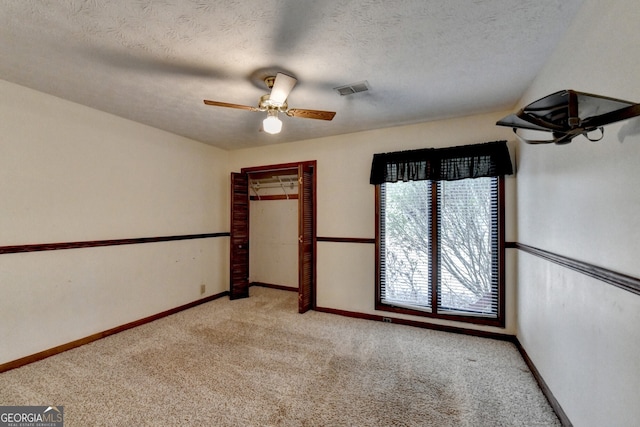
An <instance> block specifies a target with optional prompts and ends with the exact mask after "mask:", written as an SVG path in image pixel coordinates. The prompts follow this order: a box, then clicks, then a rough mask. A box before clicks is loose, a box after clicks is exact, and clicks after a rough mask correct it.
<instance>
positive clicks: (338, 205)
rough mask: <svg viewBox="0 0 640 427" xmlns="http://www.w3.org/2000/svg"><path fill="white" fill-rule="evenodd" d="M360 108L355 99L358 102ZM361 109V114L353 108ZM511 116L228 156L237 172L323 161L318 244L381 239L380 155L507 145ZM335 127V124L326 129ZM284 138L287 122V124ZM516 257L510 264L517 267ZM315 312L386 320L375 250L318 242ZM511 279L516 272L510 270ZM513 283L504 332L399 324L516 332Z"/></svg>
mask: <svg viewBox="0 0 640 427" xmlns="http://www.w3.org/2000/svg"><path fill="white" fill-rule="evenodd" d="M354 102H357V99H354ZM354 108H355V107H354ZM507 113H508V112H503V113H496V114H485V115H479V116H473V117H466V118H461V119H455V120H443V121H438V122H432V123H424V124H418V125H411V126H402V127H394V128H388V129H381V130H375V131H369V132H359V133H354V134H349V135H341V136H336V137H329V138H322V139H317V140H312V141H303V142H297V143H291V144H280V145H274V146H266V147H259V148H252V149H244V150H237V151H232V152H230V153H229V156H230V166H231V169H232V170H234V171H240V169H241V168H243V167H253V166H263V165H271V164H280V163H289V162H298V161H307V160H317V171H316V176H317V204H318V206H317V207H318V218H317V220H318V224H317V235H318V236H319V237H352V238H353V237H359V238H374V237H375V200H374V186H372V185H370V184H369V173H370V171H371V160H372V157H373V154H374V153H379V152H388V151H397V150H405V149H414V148H424V147H445V146H454V145H463V144H472V143H479V142H487V141H494V140H499V139H507V138H509V137H510V131H509V130H507V129H505V128H499V127H497V126H495V122H496V121H497V120H498V119H500V118H502V117H503V116H504V115H506V114H507ZM328 126H330V124H328ZM285 131H286V123H285ZM514 181H515V179H514V178H513V177H508V178H507V179H506V185H507V213H508V215H507V216H508V218H507V240H514V239H515V228H514V217H513V215H514V214H515V211H514V210H513V207H514V203H513V201H514V200H515V182H514ZM512 255H513V254H512V251H508V253H507V262H508V264H509V265H510V266H512V265H513V263H512V259H513V256H512ZM317 262H318V269H317V305H318V306H320V307H325V308H332V309H338V310H346V311H353V312H358V313H367V314H385V315H389V313H385V312H377V311H376V310H375V309H374V303H375V248H374V245H372V244H362V243H333V242H318V253H317ZM507 271H508V272H509V273H513V268H511V269H509V268H508V269H507ZM514 279H515V278H514V276H513V274H508V276H507V298H508V299H509V300H510V302H511V303H509V304H508V306H509V311H508V313H507V327H506V328H505V329H501V328H492V327H485V326H476V325H469V324H466V323H464V324H463V323H457V322H447V321H442V320H439V319H426V318H423V317H415V316H404V315H398V314H395V313H394V317H396V316H397V317H404V318H407V319H413V320H419V321H426V320H429V321H431V322H433V323H439V324H448V325H456V326H461V327H465V328H475V329H479V330H488V331H493V332H499V333H512V334H513V333H515V289H514V286H513V285H514Z"/></svg>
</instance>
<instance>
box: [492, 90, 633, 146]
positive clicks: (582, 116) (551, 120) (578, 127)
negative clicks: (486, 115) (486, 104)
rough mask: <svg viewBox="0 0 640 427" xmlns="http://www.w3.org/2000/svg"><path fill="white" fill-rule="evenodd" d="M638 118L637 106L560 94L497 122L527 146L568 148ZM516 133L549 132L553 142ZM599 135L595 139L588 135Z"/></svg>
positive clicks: (568, 92) (569, 92)
mask: <svg viewBox="0 0 640 427" xmlns="http://www.w3.org/2000/svg"><path fill="white" fill-rule="evenodd" d="M636 116H640V104H636V103H633V102H629V101H623V100H621V99H615V98H609V97H606V96H600V95H593V94H590V93H584V92H577V91H574V90H562V91H559V92H556V93H553V94H551V95H548V96H545V97H544V98H541V99H539V100H537V101H535V102H532V103H531V104H529V105H527V106H526V107H524V108H523V109H521V110H520V111H518V112H517V113H516V114H510V115H508V116H506V117H504V118H503V119H501V120H499V121H498V122H497V123H496V124H497V125H498V126H506V127H510V128H512V129H513V132H514V133H515V134H516V135H517V136H518V138H520V139H521V140H523V141H524V142H526V143H528V144H550V143H555V144H568V143H569V142H571V140H572V139H573V138H575V137H576V136H579V135H584V136H585V137H586V138H587V139H589V140H590V141H599V140H600V139H602V137H603V136H604V126H605V125H608V124H611V123H614V122H619V121H621V120H626V119H630V118H632V117H636ZM519 129H527V130H533V131H542V132H551V134H552V139H545V140H531V139H525V138H523V137H522V136H520V135H519V134H518V130H519ZM596 131H599V136H598V137H595V138H594V137H592V136H591V135H590V134H592V133H593V132H596Z"/></svg>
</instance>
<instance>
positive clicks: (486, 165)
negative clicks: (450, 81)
mask: <svg viewBox="0 0 640 427" xmlns="http://www.w3.org/2000/svg"><path fill="white" fill-rule="evenodd" d="M512 173H513V167H512V166H511V157H510V156H509V149H508V148H507V141H494V142H485V143H482V144H473V145H461V146H458V147H447V148H423V149H419V150H407V151H396V152H393V153H380V154H374V155H373V162H372V164H371V177H370V179H369V182H370V183H371V184H374V185H377V184H382V183H383V182H397V181H420V180H432V181H454V180H457V179H465V178H480V177H485V176H501V175H511V174H512Z"/></svg>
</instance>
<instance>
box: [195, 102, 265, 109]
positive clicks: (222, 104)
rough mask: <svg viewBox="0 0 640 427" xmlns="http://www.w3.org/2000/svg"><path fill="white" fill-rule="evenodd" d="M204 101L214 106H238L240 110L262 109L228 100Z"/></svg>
mask: <svg viewBox="0 0 640 427" xmlns="http://www.w3.org/2000/svg"><path fill="white" fill-rule="evenodd" d="M204 103H205V104H207V105H213V106H216V107H227V108H237V109H240V110H249V111H260V109H259V108H256V107H250V106H248V105H240V104H229V103H228V102H219V101H209V100H208V99H205V100H204Z"/></svg>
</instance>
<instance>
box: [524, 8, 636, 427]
mask: <svg viewBox="0 0 640 427" xmlns="http://www.w3.org/2000/svg"><path fill="white" fill-rule="evenodd" d="M638 22H640V8H638V4H637V2H636V1H634V0H616V1H610V2H606V3H603V2H599V1H595V0H589V1H587V2H586V3H585V6H584V7H583V9H582V10H581V12H580V14H579V15H578V17H577V19H576V20H575V21H574V22H573V23H572V25H571V27H570V28H569V31H568V33H567V36H566V38H565V40H564V41H563V43H562V44H561V45H560V46H559V48H558V50H557V51H556V52H555V54H554V56H553V57H552V58H551V60H550V61H549V63H548V64H546V66H545V67H544V68H543V70H542V72H541V73H540V74H539V75H538V77H537V79H536V80H535V82H534V83H533V84H532V86H531V88H530V90H529V91H528V93H527V94H526V95H525V97H524V98H523V100H522V101H521V105H526V104H528V103H529V102H532V101H534V100H536V99H538V98H541V97H543V96H545V95H547V94H550V93H552V92H555V91H557V90H561V89H574V90H579V91H583V92H589V93H594V94H599V95H605V96H611V97H616V98H621V99H626V100H630V101H634V102H640V84H639V83H638V75H639V73H640V33H638ZM519 154H520V155H519V157H520V160H519V173H518V204H517V209H518V240H519V242H521V243H523V244H527V245H530V246H534V247H537V248H540V249H544V250H547V251H551V252H554V253H557V254H560V255H564V256H567V257H570V258H574V259H577V260H580V261H584V262H587V263H591V264H594V265H597V266H600V267H604V268H607V269H610V270H614V271H617V272H620V273H625V274H628V275H631V276H634V277H640V264H638V253H640V215H639V214H638V213H639V212H640V190H639V188H640V172H639V169H638V165H640V119H632V120H628V121H625V122H621V123H618V124H613V125H609V126H607V127H606V128H605V137H604V139H603V140H602V141H600V142H597V143H594V142H589V141H587V140H586V139H584V138H582V137H579V138H576V139H575V140H574V142H572V143H571V144H569V145H566V146H554V145H544V146H530V145H526V144H522V145H521V146H520V147H519ZM518 263H519V274H518V289H519V292H518V294H519V298H518V306H519V314H518V319H519V322H518V339H519V340H520V342H521V343H522V345H523V347H524V348H525V350H526V351H527V353H528V354H529V356H530V357H531V359H532V361H533V363H534V364H535V365H536V367H537V368H538V370H539V371H540V373H541V374H542V376H543V378H544V379H545V381H546V382H547V384H548V385H549V386H550V388H551V391H552V392H553V394H554V396H555V397H556V398H557V400H558V401H559V403H560V405H561V406H562V407H563V409H564V411H565V412H566V413H567V415H568V417H569V418H570V419H571V421H572V422H573V423H574V425H576V426H603V425H610V426H632V425H633V426H635V425H638V419H640V405H638V402H640V326H639V325H640V296H638V295H635V294H632V293H629V292H625V291H622V290H620V289H617V288H615V287H613V286H611V285H608V284H606V283H603V282H601V281H598V280H595V279H592V278H589V277H587V276H585V275H582V274H580V273H577V272H574V271H572V270H569V269H566V268H563V267H560V266H558V265H555V264H551V263H549V262H547V261H544V260H541V259H540V258H537V257H534V256H532V255H529V254H525V253H520V254H519V262H518Z"/></svg>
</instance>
